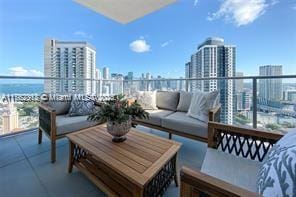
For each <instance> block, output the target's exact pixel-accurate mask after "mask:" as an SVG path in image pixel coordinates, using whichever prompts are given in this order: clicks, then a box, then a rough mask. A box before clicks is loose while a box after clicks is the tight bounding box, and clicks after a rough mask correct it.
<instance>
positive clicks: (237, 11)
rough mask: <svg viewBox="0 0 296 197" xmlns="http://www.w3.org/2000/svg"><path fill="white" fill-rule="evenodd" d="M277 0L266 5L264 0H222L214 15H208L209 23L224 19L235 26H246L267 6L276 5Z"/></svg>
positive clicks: (262, 12)
mask: <svg viewBox="0 0 296 197" xmlns="http://www.w3.org/2000/svg"><path fill="white" fill-rule="evenodd" d="M278 2H279V1H278V0H272V1H270V3H267V2H266V0H224V1H223V2H222V4H221V5H220V8H219V10H218V11H217V12H215V13H210V14H209V16H208V17H207V19H208V20H209V21H212V20H215V19H219V18H224V19H225V20H226V21H227V22H233V23H234V24H235V25H236V26H238V27H239V26H242V25H247V24H249V23H252V22H253V21H255V20H256V19H257V18H258V17H259V16H261V15H262V14H264V12H265V11H266V8H267V7H268V6H272V5H275V4H277V3H278Z"/></svg>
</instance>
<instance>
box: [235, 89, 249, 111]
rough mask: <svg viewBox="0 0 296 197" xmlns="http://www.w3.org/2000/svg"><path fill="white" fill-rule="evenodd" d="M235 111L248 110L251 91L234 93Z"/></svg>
mask: <svg viewBox="0 0 296 197" xmlns="http://www.w3.org/2000/svg"><path fill="white" fill-rule="evenodd" d="M235 100H236V102H235V106H234V107H235V111H236V112H241V111H248V110H250V109H251V102H252V93H251V92H249V91H242V92H237V93H235Z"/></svg>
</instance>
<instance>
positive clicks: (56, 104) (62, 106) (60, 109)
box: [45, 101, 71, 115]
mask: <svg viewBox="0 0 296 197" xmlns="http://www.w3.org/2000/svg"><path fill="white" fill-rule="evenodd" d="M45 104H47V105H49V106H50V107H52V108H53V109H55V110H56V114H57V115H62V114H67V113H68V111H69V109H70V106H71V102H70V101H48V102H45Z"/></svg>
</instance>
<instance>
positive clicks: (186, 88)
mask: <svg viewBox="0 0 296 197" xmlns="http://www.w3.org/2000/svg"><path fill="white" fill-rule="evenodd" d="M185 90H186V92H189V84H188V79H185Z"/></svg>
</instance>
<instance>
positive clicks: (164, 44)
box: [160, 40, 173, 47]
mask: <svg viewBox="0 0 296 197" xmlns="http://www.w3.org/2000/svg"><path fill="white" fill-rule="evenodd" d="M172 42H173V40H169V41H166V42H164V43H162V44H161V45H160V46H161V47H166V46H168V45H170V44H171V43H172Z"/></svg>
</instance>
